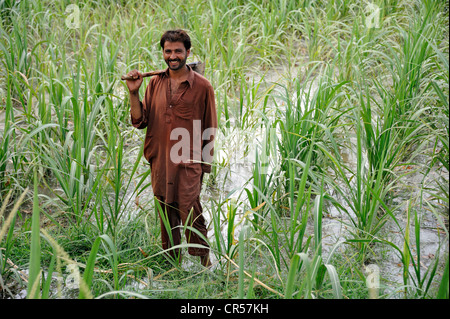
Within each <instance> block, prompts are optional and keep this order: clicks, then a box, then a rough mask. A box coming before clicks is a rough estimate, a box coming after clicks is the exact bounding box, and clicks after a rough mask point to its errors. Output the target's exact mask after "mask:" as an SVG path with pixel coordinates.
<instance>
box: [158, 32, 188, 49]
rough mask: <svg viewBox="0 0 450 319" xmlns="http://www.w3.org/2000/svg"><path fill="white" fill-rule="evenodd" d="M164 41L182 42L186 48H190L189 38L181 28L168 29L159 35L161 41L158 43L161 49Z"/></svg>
mask: <svg viewBox="0 0 450 319" xmlns="http://www.w3.org/2000/svg"><path fill="white" fill-rule="evenodd" d="M166 41H169V42H183V44H184V47H185V48H186V50H189V49H190V48H191V38H190V37H189V35H188V34H187V33H186V32H185V31H183V30H181V29H178V30H169V31H166V32H164V34H163V35H162V37H161V41H159V44H160V45H161V48H162V49H164V43H165V42H166Z"/></svg>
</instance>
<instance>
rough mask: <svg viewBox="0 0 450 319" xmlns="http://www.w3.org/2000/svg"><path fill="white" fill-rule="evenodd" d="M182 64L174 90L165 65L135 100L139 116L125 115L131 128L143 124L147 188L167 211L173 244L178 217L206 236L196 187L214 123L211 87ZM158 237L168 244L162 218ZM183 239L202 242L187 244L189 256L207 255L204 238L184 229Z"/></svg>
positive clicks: (205, 169)
mask: <svg viewBox="0 0 450 319" xmlns="http://www.w3.org/2000/svg"><path fill="white" fill-rule="evenodd" d="M187 67H188V69H189V74H188V77H187V80H186V81H184V82H182V83H181V84H180V85H179V87H178V90H177V92H174V94H171V92H170V91H171V88H170V77H169V70H168V69H167V70H166V72H165V73H162V74H160V75H156V76H154V77H152V78H151V80H150V82H149V84H148V86H147V88H146V91H145V96H144V99H143V101H142V103H141V107H142V118H133V116H131V122H132V124H133V126H134V127H136V128H138V129H144V128H147V132H146V135H145V141H144V157H145V158H146V159H147V161H148V162H149V163H150V169H151V179H152V188H153V193H154V195H155V196H156V198H157V199H158V200H159V201H160V203H161V206H162V208H163V211H167V217H168V220H169V221H170V225H171V228H172V237H173V243H174V245H177V244H179V243H180V239H181V232H180V230H181V229H180V226H179V224H180V221H182V222H183V224H184V225H188V226H191V227H193V228H195V229H197V230H198V231H199V232H200V233H201V234H202V235H203V236H204V237H205V238H207V229H206V225H205V220H204V218H203V216H202V207H201V204H200V191H201V183H202V177H203V173H209V172H210V171H211V162H212V155H213V152H214V147H213V146H214V144H213V143H214V135H215V133H216V128H217V115H216V108H215V100H214V90H213V88H212V86H211V84H210V83H209V81H208V80H207V79H206V78H204V77H203V76H202V75H200V74H198V73H196V72H194V71H193V70H192V69H191V68H190V67H189V66H187ZM191 210H192V212H191ZM188 216H189V220H188ZM160 218H161V216H160ZM161 237H162V243H163V248H164V249H167V248H170V246H171V244H170V241H169V235H168V233H167V231H166V229H165V227H164V225H163V223H162V221H161ZM186 239H187V241H188V243H195V244H201V245H203V246H205V248H195V247H189V249H188V252H189V253H190V254H191V255H195V256H205V255H208V254H209V248H206V247H208V244H207V243H206V241H205V240H203V239H202V238H201V237H200V236H198V235H197V234H196V233H195V232H193V231H192V232H191V231H189V229H188V228H187V231H186ZM171 255H172V256H173V255H174V253H173V251H171Z"/></svg>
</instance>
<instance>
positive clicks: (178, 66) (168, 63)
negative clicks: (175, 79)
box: [165, 55, 187, 71]
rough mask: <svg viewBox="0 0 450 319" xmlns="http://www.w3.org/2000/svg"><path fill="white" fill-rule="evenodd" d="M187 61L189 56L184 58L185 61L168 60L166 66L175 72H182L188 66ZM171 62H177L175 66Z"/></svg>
mask: <svg viewBox="0 0 450 319" xmlns="http://www.w3.org/2000/svg"><path fill="white" fill-rule="evenodd" d="M186 60H187V55H186V56H185V57H184V59H173V60H171V59H167V60H165V61H166V64H167V66H168V67H169V69H171V70H173V71H177V70H180V69H181V68H183V67H184V66H185V65H186ZM171 62H176V63H175V64H172V63H171Z"/></svg>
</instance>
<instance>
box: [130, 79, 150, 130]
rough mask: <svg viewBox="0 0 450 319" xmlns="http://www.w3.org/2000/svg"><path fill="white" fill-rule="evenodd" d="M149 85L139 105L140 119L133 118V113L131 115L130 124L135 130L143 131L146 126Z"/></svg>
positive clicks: (148, 107) (148, 108) (148, 106)
mask: <svg viewBox="0 0 450 319" xmlns="http://www.w3.org/2000/svg"><path fill="white" fill-rule="evenodd" d="M150 84H151V82H150V83H149V85H148V86H147V88H146V90H145V95H144V100H143V101H142V102H141V103H140V105H141V118H135V117H134V116H133V112H130V113H131V124H132V125H133V126H134V127H135V128H137V129H144V128H146V127H147V125H148V114H149V110H150Z"/></svg>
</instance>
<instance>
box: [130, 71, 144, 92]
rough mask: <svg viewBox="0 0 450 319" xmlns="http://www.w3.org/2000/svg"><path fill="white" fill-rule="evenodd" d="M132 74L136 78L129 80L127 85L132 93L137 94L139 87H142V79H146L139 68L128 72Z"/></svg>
mask: <svg viewBox="0 0 450 319" xmlns="http://www.w3.org/2000/svg"><path fill="white" fill-rule="evenodd" d="M127 75H128V76H131V77H132V78H133V79H134V80H127V87H128V90H129V91H130V93H131V94H136V93H137V92H139V88H140V87H141V84H142V81H143V80H144V79H143V77H142V73H140V72H139V71H138V70H136V69H134V70H132V71H130V72H128V74H127Z"/></svg>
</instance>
